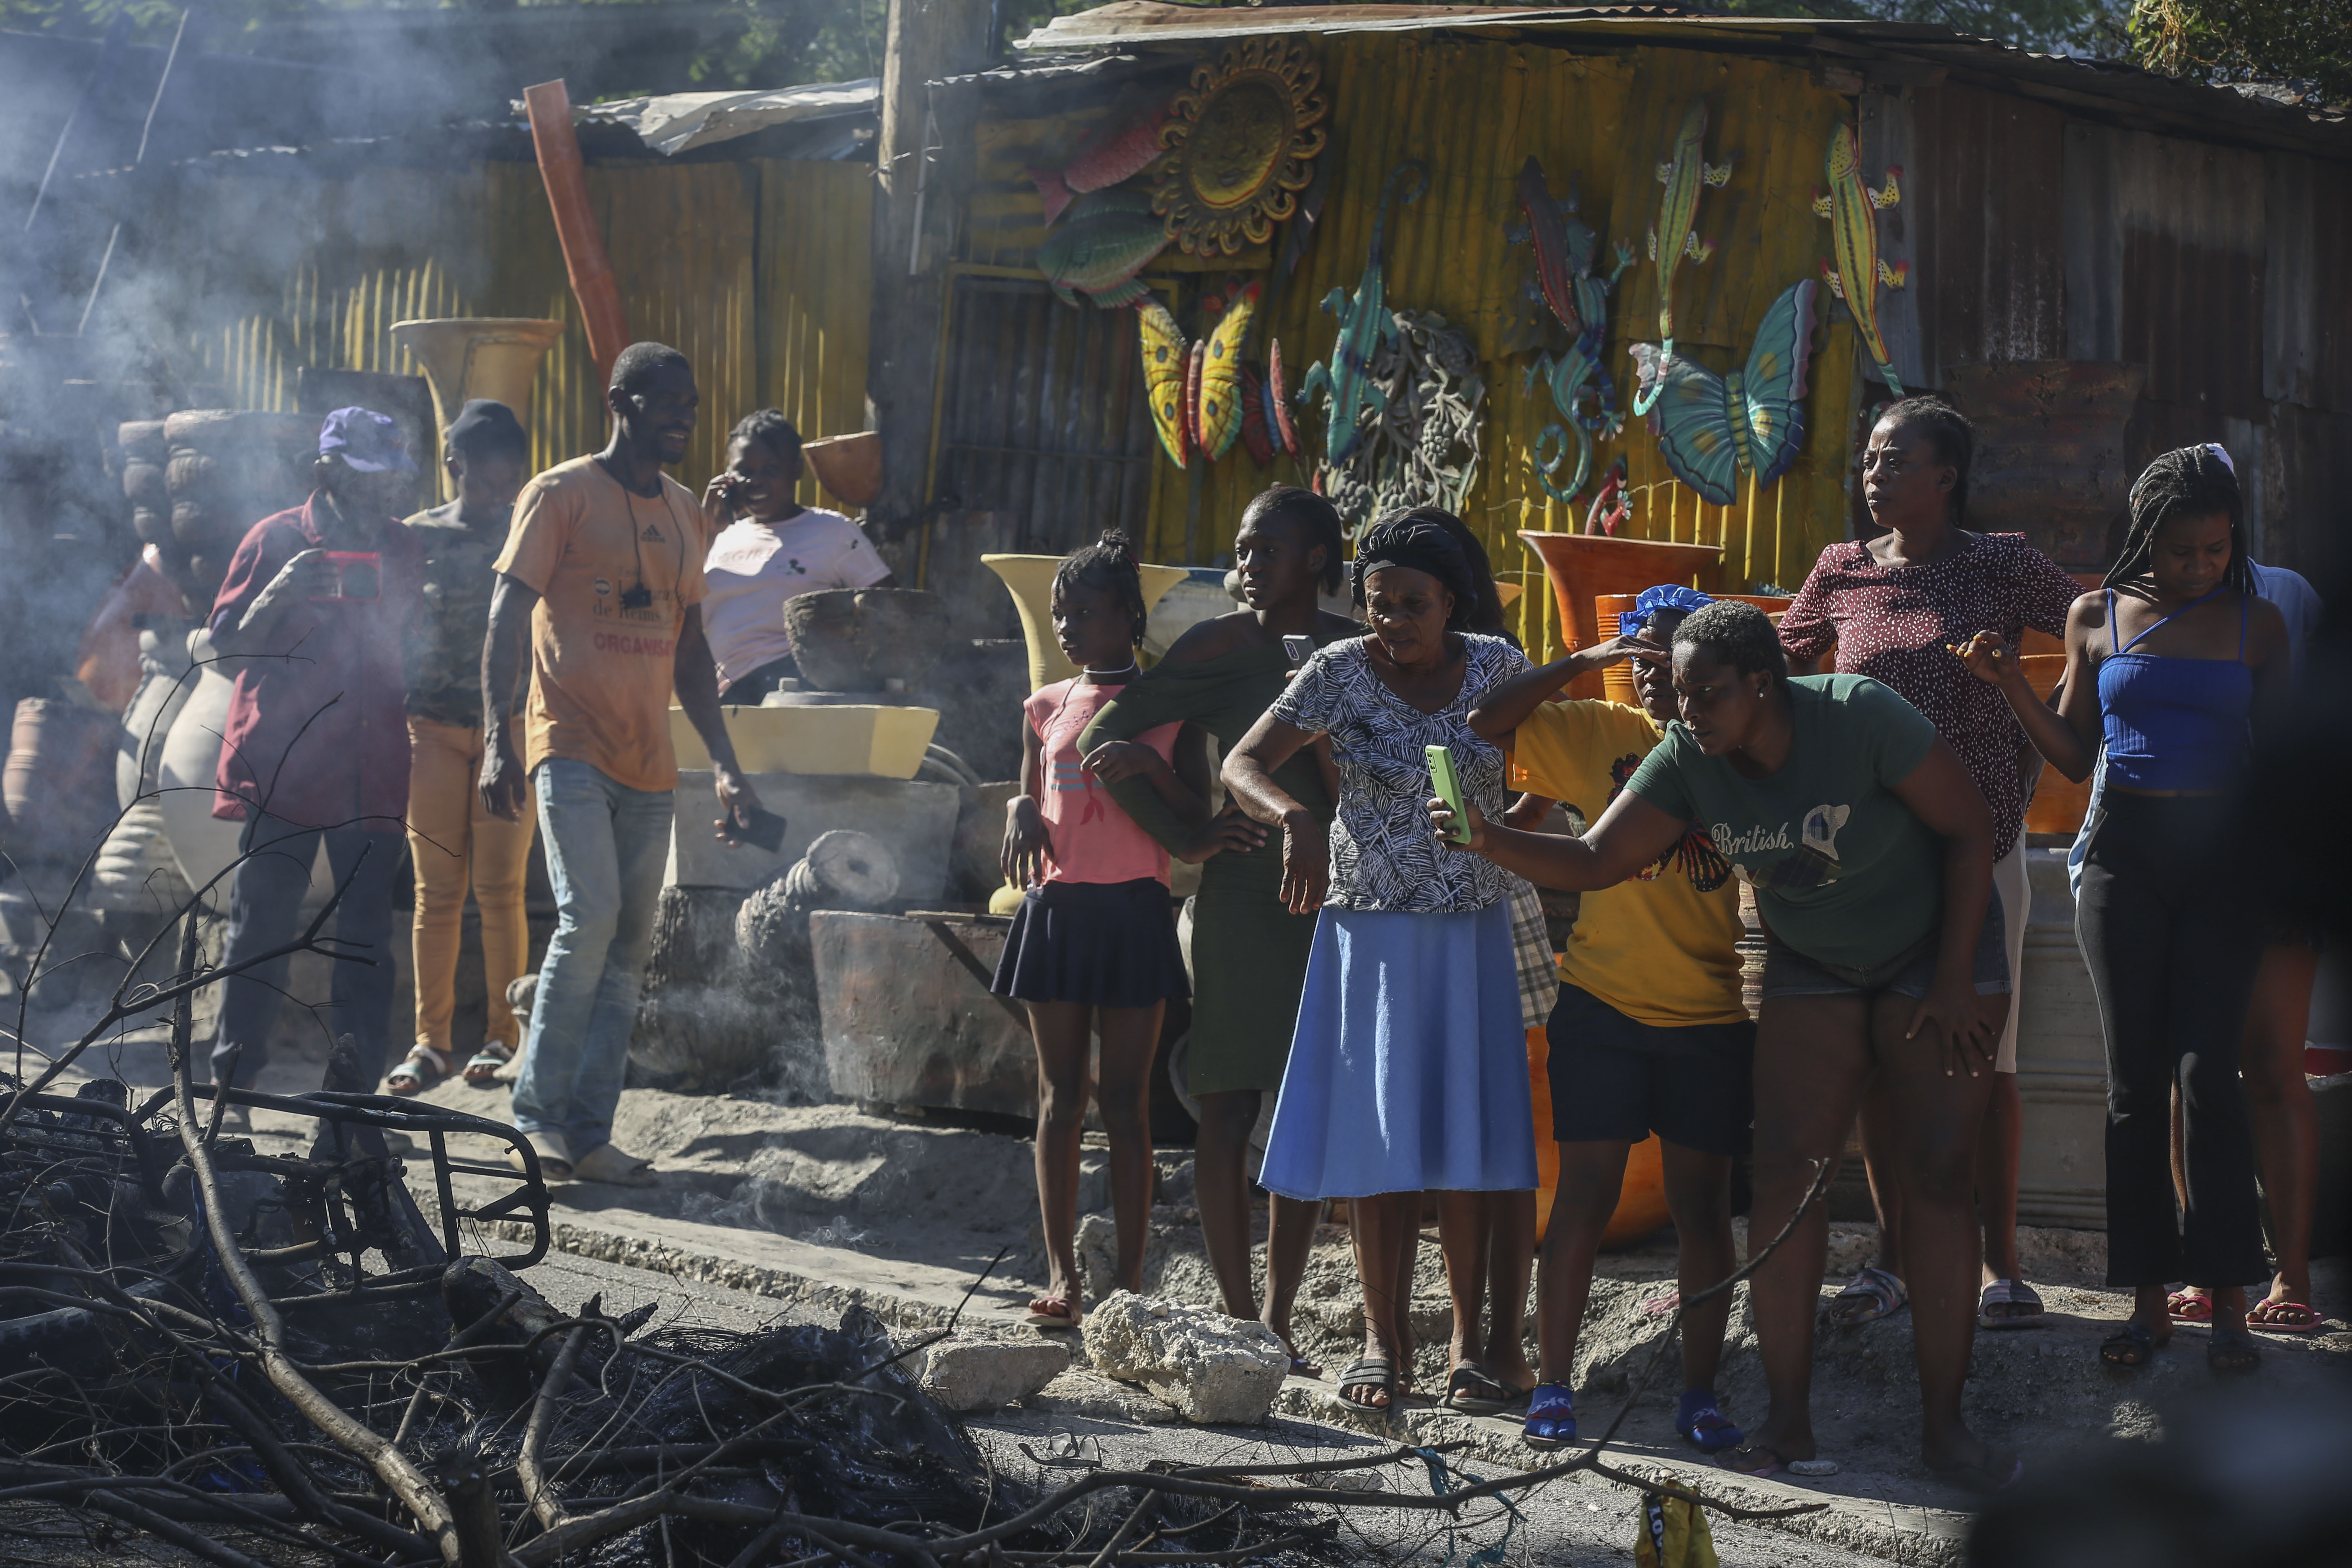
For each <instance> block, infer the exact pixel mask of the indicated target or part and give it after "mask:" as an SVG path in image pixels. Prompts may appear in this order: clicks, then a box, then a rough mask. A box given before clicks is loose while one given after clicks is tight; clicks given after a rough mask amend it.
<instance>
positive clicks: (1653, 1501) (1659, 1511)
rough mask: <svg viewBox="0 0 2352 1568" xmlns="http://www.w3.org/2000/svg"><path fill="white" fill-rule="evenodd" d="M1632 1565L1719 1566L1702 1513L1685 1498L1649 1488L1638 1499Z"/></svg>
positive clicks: (1669, 1567)
mask: <svg viewBox="0 0 2352 1568" xmlns="http://www.w3.org/2000/svg"><path fill="white" fill-rule="evenodd" d="M1637 1518H1638V1519H1639V1521H1640V1523H1639V1526H1638V1528H1639V1530H1640V1532H1641V1533H1640V1536H1639V1538H1638V1539H1637V1540H1636V1541H1635V1542H1633V1562H1634V1563H1635V1564H1636V1568H1719V1564H1718V1563H1717V1560H1716V1555H1715V1537H1714V1536H1713V1535H1711V1534H1710V1533H1708V1531H1707V1528H1706V1512H1705V1511H1704V1510H1701V1509H1700V1508H1699V1506H1698V1505H1697V1504H1696V1503H1695V1502H1691V1501H1689V1500H1686V1499H1684V1498H1678V1497H1668V1496H1666V1495H1665V1494H1664V1492H1651V1493H1648V1494H1647V1495H1645V1496H1644V1497H1643V1499H1642V1511H1641V1513H1640V1514H1639V1515H1638V1516H1637Z"/></svg>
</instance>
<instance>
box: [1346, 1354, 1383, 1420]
mask: <svg viewBox="0 0 2352 1568" xmlns="http://www.w3.org/2000/svg"><path fill="white" fill-rule="evenodd" d="M1351 1388H1376V1389H1378V1390H1380V1391H1381V1393H1382V1394H1387V1395H1388V1396H1389V1404H1388V1405H1374V1404H1372V1403H1371V1402H1370V1400H1366V1399H1350V1398H1349V1397H1348V1390H1349V1389H1351ZM1396 1397H1397V1393H1396V1363H1394V1362H1392V1361H1390V1360H1389V1359H1388V1358H1387V1357H1385V1356H1370V1355H1360V1356H1358V1357H1357V1358H1356V1359H1355V1360H1353V1361H1351V1362H1349V1363H1348V1364H1347V1365H1345V1366H1343V1367H1341V1368H1340V1369H1339V1403H1340V1404H1342V1405H1346V1406H1347V1407H1348V1408H1349V1409H1350V1410H1360V1411H1362V1412H1364V1413H1365V1414H1366V1415H1383V1416H1384V1415H1387V1414H1388V1413H1389V1409H1390V1406H1391V1405H1394V1404H1395V1402H1396Z"/></svg>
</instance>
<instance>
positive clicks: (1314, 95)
mask: <svg viewBox="0 0 2352 1568" xmlns="http://www.w3.org/2000/svg"><path fill="white" fill-rule="evenodd" d="M1321 79H1322V71H1321V68H1319V67H1318V66H1317V65H1316V63H1315V61H1314V59H1313V58H1312V57H1310V56H1309V55H1308V54H1307V51H1306V50H1305V49H1303V48H1301V47H1298V46H1297V45H1296V44H1292V43H1289V42H1287V41H1286V40H1284V39H1281V38H1252V39H1250V40H1248V41H1247V42H1244V43H1241V44H1236V45H1234V47H1232V48H1229V49H1227V50H1226V51H1225V52H1224V53H1223V55H1222V56H1220V57H1219V58H1218V59H1217V62H1216V64H1215V65H1213V66H1212V65H1208V64H1205V63H1204V64H1202V65H1199V66H1196V67H1194V68H1193V70H1192V89H1191V90H1190V91H1188V92H1181V93H1179V94H1177V95H1176V98H1175V100H1173V102H1172V103H1171V109H1172V110H1173V113H1172V114H1171V117H1170V119H1169V121H1168V122H1167V123H1166V124H1165V125H1162V126H1161V127H1160V145H1161V146H1163V147H1165V148H1166V149H1167V151H1168V156H1167V158H1166V159H1165V160H1164V161H1163V162H1162V163H1161V164H1160V172H1159V173H1158V174H1157V175H1155V176H1154V178H1153V181H1152V190H1151V208H1152V211H1153V212H1155V213H1157V214H1159V215H1160V216H1161V217H1162V218H1164V219H1165V220H1166V223H1167V231H1168V235H1169V237H1170V238H1171V239H1173V240H1174V241H1175V242H1176V244H1177V245H1178V246H1179V247H1181V248H1182V249H1183V251H1184V253H1185V254H1186V255H1188V256H1234V255H1237V254H1239V253H1240V251H1241V249H1242V247H1244V246H1247V245H1263V244H1265V242H1266V241H1267V240H1268V239H1270V238H1272V237H1273V235H1274V226H1275V225H1276V224H1277V223H1279V222H1281V221H1282V220H1283V219H1285V218H1286V217H1288V216H1290V215H1291V214H1292V213H1293V212H1294V211H1296V210H1297V205H1298V193H1299V192H1300V191H1303V190H1305V189H1306V188H1307V185H1308V184H1310V183H1311V182H1312V181H1313V179H1314V164H1315V160H1316V159H1317V157H1318V156H1319V155H1320V154H1321V153H1322V152H1323V148H1324V144H1325V142H1326V141H1327V140H1328V137H1327V134H1326V132H1324V131H1323V130H1322V129H1320V127H1319V124H1318V122H1319V121H1321V120H1322V119H1323V117H1324V115H1325V114H1327V113H1328V112H1329V108H1330V105H1329V100H1327V99H1326V98H1325V97H1324V95H1323V94H1322V93H1321V92H1319V91H1318V90H1317V84H1318V82H1319V81H1320V80H1321Z"/></svg>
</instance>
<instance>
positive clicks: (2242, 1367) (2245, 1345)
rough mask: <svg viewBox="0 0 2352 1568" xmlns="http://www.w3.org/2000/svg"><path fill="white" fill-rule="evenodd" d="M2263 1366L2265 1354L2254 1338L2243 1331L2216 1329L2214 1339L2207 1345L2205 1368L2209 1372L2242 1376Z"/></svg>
mask: <svg viewBox="0 0 2352 1568" xmlns="http://www.w3.org/2000/svg"><path fill="white" fill-rule="evenodd" d="M2262 1364H2263V1352H2262V1351H2261V1349H2260V1347H2258V1346H2257V1345H2256V1344H2255V1343H2254V1336H2253V1335H2252V1334H2250V1333H2248V1332H2246V1331H2245V1330H2243V1329H2215V1330H2214V1331H2213V1337H2212V1338H2211V1339H2210V1340H2208V1341H2207V1342H2206V1344H2205V1368H2206V1370H2207V1371H2208V1372H2214V1373H2222V1374H2224V1375H2227V1376H2231V1377H2235V1376H2240V1375H2242V1374H2243V1373H2250V1372H2252V1371H2254V1370H2255V1369H2256V1368H2258V1367H2260V1366H2261V1365H2262Z"/></svg>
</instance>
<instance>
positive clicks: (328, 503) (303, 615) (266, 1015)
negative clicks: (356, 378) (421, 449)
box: [212, 408, 424, 1085]
mask: <svg viewBox="0 0 2352 1568" xmlns="http://www.w3.org/2000/svg"><path fill="white" fill-rule="evenodd" d="M316 472H317V477H318V487H319V488H318V489H316V490H314V491H313V492H312V493H311V496H310V500H307V501H305V502H304V503H303V504H302V505H300V506H299V507H296V508H294V509H292V510H289V511H281V512H278V514H277V515H275V516H273V517H266V518H264V519H262V520H261V521H259V522H257V523H255V524H254V525H253V529H252V531H250V532H248V533H247V535H246V536H245V540H244V542H242V543H240V544H239V545H238V546H237V547H236V554H235V555H234V556H232V557H231V558H230V560H229V565H228V574H227V575H226V577H225V578H224V579H223V580H222V582H221V587H220V595H219V596H218V597H217V598H216V599H215V601H214V602H213V613H212V638H213V647H214V649H215V652H217V653H219V654H221V655H222V656H224V657H225V658H226V663H227V666H228V668H234V669H235V670H236V692H235V694H234V695H233V696H232V697H231V698H230V699H229V709H228V727H227V730H226V735H225V742H224V743H223V745H222V747H221V756H220V765H219V768H218V771H217V772H216V773H215V781H214V782H215V786H216V789H217V793H216V795H215V798H214V804H213V815H214V816H221V817H228V818H231V819H236V820H242V821H243V822H244V823H245V833H244V837H243V838H242V840H241V844H242V847H243V849H244V851H245V855H244V858H242V859H240V860H239V861H238V862H237V864H236V869H235V871H233V872H232V873H231V876H230V881H229V889H228V939H227V944H226V951H225V952H224V955H223V960H222V962H223V963H224V964H225V965H234V964H236V963H240V962H242V961H245V960H247V959H249V958H250V957H252V956H253V955H255V954H257V953H262V952H268V951H270V950H271V949H272V948H276V947H281V946H283V945H284V944H285V943H286V942H288V941H289V940H290V939H291V938H292V937H293V935H294V934H295V932H296V931H297V930H298V929H299V927H298V924H297V922H298V921H299V918H300V916H299V911H300V908H301V903H302V898H303V894H304V892H305V890H306V889H308V887H309V885H310V868H311V865H312V863H313V862H314V861H315V860H316V859H317V858H318V854H319V849H320V845H321V843H322V842H323V844H324V845H325V847H326V851H327V864H328V867H329V868H330V870H331V874H332V876H333V879H334V883H335V885H336V886H337V887H343V886H344V884H345V883H346V882H347V881H348V882H349V884H350V885H349V887H348V889H346V890H345V892H344V894H343V900H342V902H341V905H339V906H338V907H337V909H336V911H335V936H336V939H337V940H338V941H339V942H342V943H344V944H345V945H346V948H347V951H350V952H352V953H353V954H354V956H356V957H360V958H367V959H373V961H374V962H373V963H337V964H336V965H335V967H334V983H333V990H332V995H331V1002H330V1005H329V1006H328V1008H327V1009H325V1010H324V1013H323V1016H322V1017H321V1019H320V1023H321V1025H322V1026H323V1027H324V1028H325V1029H326V1031H327V1034H328V1036H329V1037H336V1036H340V1035H346V1034H348V1035H352V1036H353V1037H356V1039H357V1042H358V1045H359V1049H360V1059H361V1061H362V1064H363V1065H364V1066H365V1067H366V1068H368V1070H369V1074H370V1077H371V1078H373V1076H375V1075H376V1074H380V1073H381V1072H382V1071H383V1066H384V1054H385V1046H386V1044H387V1042H388V1039H389V1037H390V1032H391V1017H390V1015H391V1010H392V992H393V966H392V949H391V947H390V938H391V935H392V895H393V887H394V882H395V880H396V879H397V878H398V876H399V873H400V863H401V858H402V856H403V855H404V853H405V852H406V848H407V844H406V840H405V838H404V836H403V832H402V826H401V823H402V818H403V816H404V815H405V814H406V812H407V810H408V721H407V709H406V702H405V693H404V685H403V679H402V665H401V656H402V651H403V646H404V642H405V640H406V639H407V638H408V637H410V636H411V635H412V634H413V632H414V631H415V627H416V626H417V624H418V619H419V616H420V614H421V611H422V608H423V605H424V597H423V593H422V582H423V574H424V554H423V552H422V550H421V549H420V548H419V547H418V545H417V543H416V542H415V537H414V536H413V535H411V534H410V533H409V531H408V530H406V529H404V528H403V527H402V526H401V525H400V522H399V521H398V520H399V517H400V514H401V512H402V511H403V510H405V508H406V506H407V503H408V500H409V497H410V495H411V494H412V493H413V492H414V490H415V483H416V465H415V461H414V460H412V459H411V458H410V457H409V455H408V450H407V447H406V445H405V443H404V442H403V440H402V439H401V436H400V427H399V426H397V425H395V424H394V422H393V421H392V420H391V419H390V418H388V417H386V416H383V415H382V414H377V413H374V412H373V411H372V410H369V409H365V408H338V409H336V410H335V411H334V412H333V413H332V414H330V415H328V416H327V417H326V422H325V423H324V424H323V425H321V426H320V430H319V461H318V468H317V470H316ZM288 964H289V959H288V958H284V957H281V958H278V959H274V960H272V961H271V962H270V963H265V964H261V965H259V966H257V967H256V968H253V969H250V970H247V972H245V973H241V974H234V975H231V976H230V977H229V978H228V979H226V981H224V982H223V983H222V985H221V1017H220V1028H219V1031H218V1033H217V1035H216V1036H215V1039H214V1043H213V1080H214V1081H215V1083H220V1082H228V1081H234V1082H235V1083H236V1084H238V1085H245V1084H248V1083H250V1082H252V1081H253V1079H254V1076H255V1074H257V1072H258V1071H259V1070H260V1068H261V1067H262V1064H263V1062H264V1060H265V1059H266V1058H267V1056H268V1042H269V1035H270V1032H271V1030H272V1029H273V1028H274V1027H275V1026H276V1024H277V1021H278V1002H279V1000H280V999H281V997H282V996H283V994H284V992H285V986H286V973H287V967H288Z"/></svg>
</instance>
